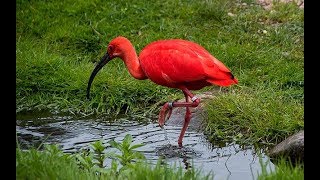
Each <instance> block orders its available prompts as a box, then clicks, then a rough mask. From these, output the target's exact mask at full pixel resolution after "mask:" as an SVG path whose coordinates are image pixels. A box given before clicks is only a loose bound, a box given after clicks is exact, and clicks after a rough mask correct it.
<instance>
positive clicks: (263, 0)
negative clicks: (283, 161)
mask: <svg viewBox="0 0 320 180" xmlns="http://www.w3.org/2000/svg"><path fill="white" fill-rule="evenodd" d="M257 2H258V4H260V5H261V6H263V8H265V9H268V10H269V9H271V8H272V3H273V2H274V0H257ZM276 2H281V3H290V2H294V3H296V4H297V5H298V6H299V8H301V9H303V8H304V0H278V1H276Z"/></svg>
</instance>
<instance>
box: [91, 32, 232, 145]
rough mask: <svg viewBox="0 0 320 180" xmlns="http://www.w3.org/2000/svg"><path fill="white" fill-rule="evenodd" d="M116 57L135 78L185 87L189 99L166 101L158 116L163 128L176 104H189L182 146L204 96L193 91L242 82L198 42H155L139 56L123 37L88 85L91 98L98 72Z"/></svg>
mask: <svg viewBox="0 0 320 180" xmlns="http://www.w3.org/2000/svg"><path fill="white" fill-rule="evenodd" d="M116 57H119V58H120V59H122V60H123V61H124V63H125V65H126V67H127V69H128V71H129V73H130V74H131V75H132V76H133V77H134V78H136V79H139V80H143V79H150V80H151V81H153V82H154V83H156V84H159V85H162V86H166V87H170V88H177V89H180V90H182V92H183V94H184V96H185V99H186V102H167V103H165V104H164V105H163V107H162V109H161V111H160V114H159V119H158V123H159V125H160V127H163V125H164V123H165V117H166V116H168V118H169V117H170V115H171V112H172V108H173V107H186V114H185V121H184V125H183V128H182V130H181V133H180V136H179V139H178V144H179V146H182V139H183V136H184V133H185V131H186V129H187V127H188V124H189V122H190V119H191V112H190V109H189V108H190V107H197V106H198V105H199V103H200V99H199V98H197V97H196V96H195V95H193V94H192V93H191V92H190V90H199V89H201V88H203V87H205V86H211V85H218V86H229V85H232V84H237V83H238V80H237V79H236V78H235V77H234V76H233V75H232V73H231V72H230V70H229V69H228V68H227V67H226V66H225V65H224V64H223V63H222V62H220V61H219V60H218V59H216V58H215V57H213V56H212V55H211V54H210V53H209V52H208V51H207V50H206V49H204V48H203V47H202V46H200V45H198V44H196V43H194V42H191V41H186V40H182V39H169V40H159V41H155V42H152V43H150V44H149V45H147V46H146V47H145V48H144V49H143V50H142V51H141V53H140V56H139V57H138V55H137V53H136V50H135V49H134V47H133V45H132V44H131V42H130V41H129V40H128V39H127V38H125V37H121V36H119V37H116V38H114V39H113V40H112V41H111V42H110V43H109V45H108V48H107V53H106V54H105V55H104V56H103V58H102V59H101V61H100V62H99V63H98V64H97V66H96V67H95V68H94V70H93V71H92V73H91V76H90V79H89V82H88V87H87V97H88V98H89V93H90V87H91V83H92V81H93V79H94V77H95V75H96V74H97V73H98V71H99V70H100V69H101V68H102V67H103V66H104V65H105V64H107V63H108V62H109V61H110V60H112V59H113V58H116ZM189 98H191V101H190V99H189ZM168 118H167V119H168Z"/></svg>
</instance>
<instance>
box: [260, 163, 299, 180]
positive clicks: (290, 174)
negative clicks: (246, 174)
mask: <svg viewBox="0 0 320 180" xmlns="http://www.w3.org/2000/svg"><path fill="white" fill-rule="evenodd" d="M266 163H267V162H266ZM260 165H261V168H262V171H261V173H260V174H259V176H258V180H271V179H282V180H302V179H304V166H303V164H297V165H295V166H293V165H292V164H291V162H290V161H286V160H285V159H281V160H279V162H278V163H277V164H276V166H275V170H274V171H272V170H270V171H269V172H268V171H267V165H266V164H264V163H263V162H262V161H260Z"/></svg>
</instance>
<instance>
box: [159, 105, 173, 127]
mask: <svg viewBox="0 0 320 180" xmlns="http://www.w3.org/2000/svg"><path fill="white" fill-rule="evenodd" d="M171 114H172V104H170V103H168V102H167V103H165V104H164V105H163V106H162V108H161V110H160V113H159V118H158V123H159V126H160V127H161V128H163V126H164V123H165V122H166V121H167V120H168V119H169V118H170V116H171Z"/></svg>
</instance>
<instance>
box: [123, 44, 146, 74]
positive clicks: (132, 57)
mask: <svg viewBox="0 0 320 180" xmlns="http://www.w3.org/2000/svg"><path fill="white" fill-rule="evenodd" d="M125 52H126V53H125V54H124V55H123V57H122V59H123V61H124V63H125V64H126V67H127V69H128V71H129V73H130V74H131V75H132V76H133V77H134V78H136V79H139V80H143V79H147V76H146V75H145V73H144V71H143V70H142V68H141V65H140V61H139V58H138V55H137V53H136V50H135V49H134V47H133V46H132V45H131V47H128V48H127V50H126V51H125Z"/></svg>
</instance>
